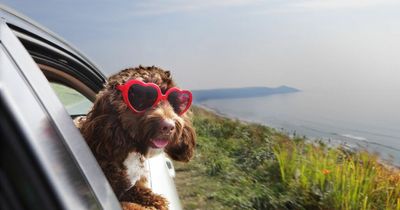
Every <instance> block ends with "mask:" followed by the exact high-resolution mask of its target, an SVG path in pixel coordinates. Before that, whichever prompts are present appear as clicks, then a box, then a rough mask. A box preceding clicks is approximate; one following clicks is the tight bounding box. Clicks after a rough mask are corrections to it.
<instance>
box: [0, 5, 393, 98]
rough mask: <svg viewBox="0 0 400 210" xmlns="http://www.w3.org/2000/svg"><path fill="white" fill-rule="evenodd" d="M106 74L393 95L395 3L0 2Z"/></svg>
mask: <svg viewBox="0 0 400 210" xmlns="http://www.w3.org/2000/svg"><path fill="white" fill-rule="evenodd" d="M0 2H1V3H2V4H4V5H7V6H9V7H11V8H13V9H15V10H17V11H19V12H20V13H22V14H24V15H26V16H28V17H30V18H32V19H33V20H35V21H36V22H38V23H40V24H41V25H43V26H45V27H46V28H48V29H50V30H51V31H53V32H55V33H56V34H58V35H59V36H61V37H62V38H64V39H65V40H67V41H68V42H69V43H71V44H72V45H73V46H75V47H76V48H77V49H79V50H80V51H82V52H83V53H84V54H85V55H86V56H87V57H89V58H90V59H91V60H93V61H94V63H96V64H97V66H98V67H99V68H100V69H101V70H102V71H103V72H104V73H105V74H106V75H110V74H112V73H116V72H117V71H118V70H121V69H123V68H126V67H133V66H137V65H140V64H141V65H156V66H159V67H161V68H164V69H168V70H171V72H172V74H173V77H174V78H175V80H176V81H177V83H178V85H179V86H180V87H182V88H187V89H210V88H229V87H249V86H268V87H275V86H280V85H288V86H292V87H296V88H299V89H301V90H322V91H326V92H327V93H329V92H334V91H367V92H371V93H374V92H380V91H394V92H396V91H400V12H399V11H400V1H396V0H192V1H188V0H168V1H167V0H146V1H132V0H119V1H112V0H97V1H88V0H79V1H78V0H70V1H60V0H52V1H50V0H46V1H38V0H35V1H33V0H24V1H23V0H0Z"/></svg>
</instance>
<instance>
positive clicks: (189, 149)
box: [166, 119, 196, 162]
mask: <svg viewBox="0 0 400 210" xmlns="http://www.w3.org/2000/svg"><path fill="white" fill-rule="evenodd" d="M178 138H179V139H177V140H176V141H174V142H173V143H172V144H170V145H168V146H167V148H166V153H167V154H168V155H169V156H170V157H171V158H172V159H174V160H177V161H183V162H188V161H189V160H190V159H191V158H192V157H193V155H194V149H195V147H196V132H195V130H194V128H193V126H192V124H191V122H190V121H189V119H186V120H185V124H184V126H183V128H182V133H181V135H179V137H178Z"/></svg>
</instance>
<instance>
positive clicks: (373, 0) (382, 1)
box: [288, 0, 399, 10]
mask: <svg viewBox="0 0 400 210" xmlns="http://www.w3.org/2000/svg"><path fill="white" fill-rule="evenodd" d="M388 4H390V5H392V4H399V2H398V1H396V0H306V1H296V2H294V1H291V2H290V3H289V4H288V6H289V7H292V8H303V9H311V10H320V9H341V8H366V7H372V6H379V5H388Z"/></svg>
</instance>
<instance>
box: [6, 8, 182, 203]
mask: <svg viewBox="0 0 400 210" xmlns="http://www.w3.org/2000/svg"><path fill="white" fill-rule="evenodd" d="M0 16H1V19H0V46H1V47H0V156H1V159H0V209H2V210H11V209H12V210H14V209H68V210H79V209H120V208H121V207H120V205H119V202H118V200H117V198H116V196H115V195H114V193H113V191H112V189H111V187H110V185H109V183H108V182H107V180H106V178H105V176H104V174H103V172H102V171H101V169H100V167H99V165H98V164H97V162H96V160H95V158H94V157H93V155H92V153H91V151H90V149H89V147H88V146H87V145H86V142H85V141H84V139H83V138H82V136H81V134H80V132H79V130H78V129H77V128H76V127H75V126H74V124H73V121H72V118H74V117H76V116H81V115H85V114H86V112H87V111H88V109H89V108H90V106H91V104H92V101H93V100H94V99H95V95H96V93H97V92H98V91H99V90H100V89H101V88H102V85H103V83H104V82H105V76H104V75H103V74H102V73H101V71H100V70H99V69H98V68H97V67H96V66H95V65H94V64H93V63H92V62H90V61H89V60H88V59H87V58H86V57H85V56H83V55H82V54H81V53H79V52H78V51H77V50H76V49H74V48H73V47H71V45H69V44H68V43H66V42H65V41H63V40H62V39H61V38H59V37H58V36H56V35H55V34H53V33H51V32H49V31H48V30H46V29H45V28H43V27H41V26H40V25H38V24H36V23H34V22H33V21H32V20H29V19H28V18H26V17H24V16H22V15H19V14H18V13H16V12H15V11H13V10H11V9H8V8H6V7H5V6H1V5H0ZM167 164H168V166H169V167H167ZM146 165H147V167H148V170H149V172H150V173H149V174H150V175H149V176H150V177H149V185H150V187H151V188H152V189H153V191H154V192H156V193H159V194H162V195H163V196H164V197H166V198H167V199H168V200H169V202H170V209H177V210H179V209H182V207H181V204H180V201H179V198H178V194H177V191H176V188H175V184H174V181H173V179H172V176H174V173H175V172H174V169H173V166H172V163H171V161H169V160H168V159H166V157H165V156H164V155H160V156H157V157H154V158H153V159H150V160H149V161H148V162H147V164H146Z"/></svg>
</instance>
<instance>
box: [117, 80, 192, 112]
mask: <svg viewBox="0 0 400 210" xmlns="http://www.w3.org/2000/svg"><path fill="white" fill-rule="evenodd" d="M117 89H118V90H120V91H121V92H122V96H123V98H124V102H125V103H126V104H127V105H128V107H129V108H130V109H131V110H132V111H133V112H134V113H138V114H139V113H143V112H145V111H146V110H147V109H149V108H151V107H154V106H156V105H157V104H158V103H160V101H168V102H169V104H170V105H171V106H172V108H173V109H174V111H175V113H176V114H178V115H182V114H183V113H185V112H186V111H187V110H188V109H189V107H190V105H191V104H192V93H191V92H190V91H188V90H181V89H179V88H177V87H173V88H170V89H168V90H167V92H166V93H165V95H163V94H162V92H161V89H160V87H158V85H156V84H154V83H144V82H142V81H140V80H129V81H128V82H126V83H125V84H123V85H118V86H117Z"/></svg>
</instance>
